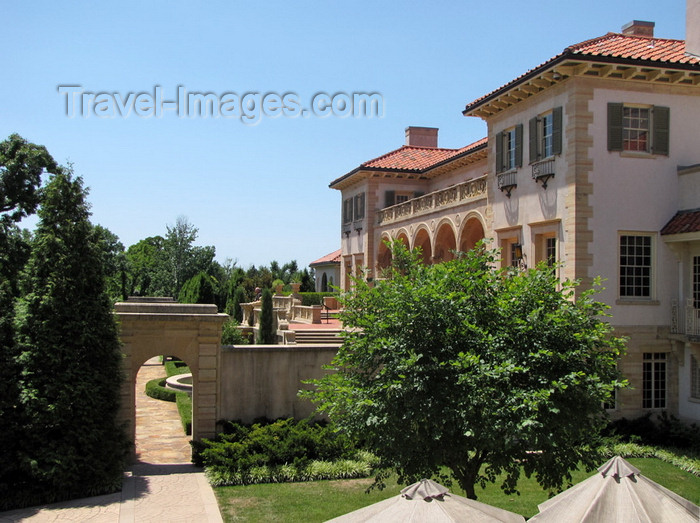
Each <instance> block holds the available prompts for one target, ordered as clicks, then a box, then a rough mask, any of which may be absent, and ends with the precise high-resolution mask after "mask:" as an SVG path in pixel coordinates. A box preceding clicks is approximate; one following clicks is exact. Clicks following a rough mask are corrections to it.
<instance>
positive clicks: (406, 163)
mask: <svg viewBox="0 0 700 523" xmlns="http://www.w3.org/2000/svg"><path fill="white" fill-rule="evenodd" d="M486 142H487V138H482V139H481V140H477V141H476V142H474V143H470V144H469V145H467V146H465V147H462V148H460V149H441V148H438V147H418V146H415V145H404V146H401V147H399V148H398V149H395V150H393V151H391V152H388V153H386V154H383V155H382V156H378V157H377V158H374V159H372V160H369V161H367V162H364V163H362V164H360V166H359V167H357V168H355V169H353V170H352V171H350V172H349V173H347V174H344V175H343V176H341V177H340V178H337V179H335V180H333V181H332V182H331V183H330V187H333V186H334V185H336V184H337V183H340V182H342V181H346V180H348V179H349V178H351V177H353V176H354V175H355V174H357V173H358V172H360V171H363V170H364V171H399V172H415V173H422V172H425V171H428V170H430V169H432V168H434V167H436V166H438V165H440V164H443V163H447V162H450V161H452V160H456V159H457V158H460V157H462V156H464V155H467V154H470V153H472V152H475V151H477V150H479V149H482V148H484V147H486Z"/></svg>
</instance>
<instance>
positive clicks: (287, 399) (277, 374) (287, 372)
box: [219, 345, 338, 422]
mask: <svg viewBox="0 0 700 523" xmlns="http://www.w3.org/2000/svg"><path fill="white" fill-rule="evenodd" d="M337 350H338V347H337V346H324V345H280V346H272V347H271V346H261V345H243V346H239V347H231V346H224V347H222V349H221V368H220V372H221V383H220V394H219V398H220V409H219V413H220V419H240V420H242V421H243V422H251V421H253V419H255V418H257V417H261V416H265V417H267V418H271V419H275V418H281V417H285V418H286V417H293V418H297V419H299V418H305V417H307V416H309V415H310V414H312V413H313V411H314V406H313V404H312V403H311V402H309V401H306V400H302V399H300V398H299V397H298V395H297V392H298V391H299V390H300V389H302V388H308V387H309V386H308V385H304V384H303V383H302V380H306V379H311V378H320V377H322V376H323V375H324V374H325V373H326V372H328V371H325V370H324V369H323V368H322V367H323V366H324V365H326V364H328V363H330V361H331V359H333V356H335V354H336V352H337Z"/></svg>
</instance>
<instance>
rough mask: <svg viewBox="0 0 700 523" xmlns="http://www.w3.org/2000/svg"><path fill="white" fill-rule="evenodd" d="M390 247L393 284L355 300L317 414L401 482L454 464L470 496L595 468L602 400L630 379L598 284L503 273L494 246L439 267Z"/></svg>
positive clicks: (541, 272)
mask: <svg viewBox="0 0 700 523" xmlns="http://www.w3.org/2000/svg"><path fill="white" fill-rule="evenodd" d="M392 251H393V253H392V255H393V266H392V267H390V268H389V270H388V272H387V274H386V275H385V276H386V277H387V279H384V280H378V281H375V282H366V281H363V280H362V279H361V278H359V279H356V280H355V282H354V288H353V291H352V292H350V293H348V294H347V295H346V296H345V297H344V299H343V306H344V312H343V313H342V314H341V316H342V321H343V323H344V325H345V326H346V327H348V328H349V329H348V331H347V332H346V333H345V339H344V342H343V345H342V347H341V348H340V350H339V351H338V354H337V356H336V358H335V359H334V361H333V368H335V369H336V370H337V372H336V373H333V374H329V375H328V376H326V377H324V378H323V379H321V380H319V381H316V382H315V384H316V385H317V388H316V389H315V390H314V391H312V392H311V393H309V394H308V396H310V397H311V398H312V399H314V400H315V401H317V402H318V403H319V410H320V411H322V412H325V413H327V414H328V415H329V417H330V418H331V420H332V421H334V422H335V423H336V424H337V425H338V426H339V427H340V428H341V429H342V430H344V431H346V432H348V433H350V434H354V435H357V436H358V437H361V438H362V439H363V440H364V441H365V443H366V444H367V446H368V447H369V449H370V450H371V451H372V452H374V453H376V454H377V455H378V456H379V457H380V459H381V468H383V469H385V470H390V469H393V470H395V471H396V472H397V473H398V475H399V481H402V482H412V481H414V480H417V479H419V478H421V477H430V476H431V475H438V474H440V470H441V468H442V467H448V468H449V469H450V470H451V472H452V475H453V477H454V478H455V479H456V480H457V481H458V483H459V485H460V486H461V487H462V488H463V489H464V490H465V492H466V493H467V495H468V496H469V497H470V498H476V492H475V488H474V487H475V485H476V484H480V485H482V486H484V485H485V484H486V483H487V482H494V481H495V480H496V476H497V475H499V474H504V478H505V479H504V481H503V484H502V485H501V487H502V488H503V489H504V490H505V491H506V492H508V493H510V492H514V491H516V486H517V485H516V484H517V480H518V477H519V476H520V473H521V470H524V473H525V474H526V475H527V476H528V477H529V476H530V475H532V474H534V475H535V477H536V478H537V480H538V482H539V483H540V484H541V485H542V486H543V487H545V488H547V489H556V488H559V487H560V486H561V485H562V484H563V482H565V481H570V479H571V476H570V471H571V470H573V469H576V468H577V466H578V465H579V464H580V463H583V464H584V465H585V466H587V467H592V466H594V465H595V464H596V463H597V456H596V453H595V450H594V448H595V441H596V438H597V437H598V436H597V435H598V433H599V429H600V428H601V427H602V426H603V425H604V424H605V416H604V411H603V409H602V403H603V402H604V401H605V400H608V399H609V398H610V395H611V394H612V392H613V390H614V389H615V388H616V387H620V386H623V385H624V383H623V382H622V381H620V378H619V375H618V372H617V367H616V365H617V361H618V359H619V357H620V354H621V351H622V350H623V341H622V340H621V339H618V338H615V337H613V336H611V328H610V326H609V325H608V324H607V323H606V322H604V321H603V320H602V319H601V316H602V315H603V314H604V310H605V308H606V307H605V306H604V305H603V304H601V303H599V302H596V301H594V300H593V294H592V292H582V293H580V295H579V296H578V297H576V296H575V284H574V283H572V282H568V281H567V282H560V281H558V280H557V278H556V277H555V275H554V274H553V272H552V271H551V270H547V269H546V268H544V267H540V268H538V269H531V270H527V271H517V270H514V269H504V270H500V269H496V268H494V267H495V266H496V260H497V253H496V252H494V251H490V250H487V249H485V248H481V249H474V250H472V251H471V252H469V253H468V254H464V255H460V256H458V258H457V259H455V260H453V261H450V262H446V263H442V264H436V265H430V266H425V265H423V264H421V263H420V262H419V260H420V255H419V253H418V252H408V251H406V250H405V248H404V247H403V246H402V245H401V244H400V242H399V243H398V244H395V245H393V246H392ZM521 467H522V469H521ZM381 479H382V475H381V473H380V474H379V476H378V481H379V482H380V483H381Z"/></svg>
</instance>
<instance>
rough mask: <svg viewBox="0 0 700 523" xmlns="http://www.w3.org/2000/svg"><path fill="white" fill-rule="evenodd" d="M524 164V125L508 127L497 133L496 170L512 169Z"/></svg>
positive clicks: (499, 171) (498, 171)
mask: <svg viewBox="0 0 700 523" xmlns="http://www.w3.org/2000/svg"><path fill="white" fill-rule="evenodd" d="M522 164H523V126H522V124H518V125H516V126H515V127H511V128H510V129H506V130H505V131H503V132H501V133H498V134H497V135H496V172H497V173H501V172H504V171H510V170H511V169H515V168H517V167H520V166H522Z"/></svg>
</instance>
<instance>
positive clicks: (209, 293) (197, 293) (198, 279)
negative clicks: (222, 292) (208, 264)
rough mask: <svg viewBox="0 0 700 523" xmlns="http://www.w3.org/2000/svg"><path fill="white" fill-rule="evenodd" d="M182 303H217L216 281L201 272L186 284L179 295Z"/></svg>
mask: <svg viewBox="0 0 700 523" xmlns="http://www.w3.org/2000/svg"><path fill="white" fill-rule="evenodd" d="M178 301H179V302H180V303H216V290H215V289H214V281H213V278H212V277H211V276H209V275H208V274H207V273H206V272H200V273H198V274H196V275H195V276H192V278H190V279H189V280H187V281H186V282H185V284H184V285H183V286H182V289H180V294H179V295H178Z"/></svg>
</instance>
